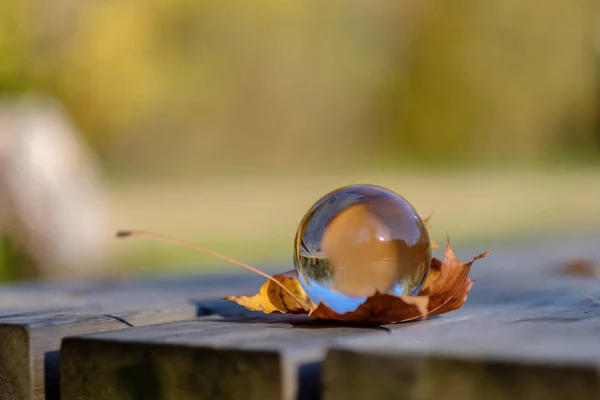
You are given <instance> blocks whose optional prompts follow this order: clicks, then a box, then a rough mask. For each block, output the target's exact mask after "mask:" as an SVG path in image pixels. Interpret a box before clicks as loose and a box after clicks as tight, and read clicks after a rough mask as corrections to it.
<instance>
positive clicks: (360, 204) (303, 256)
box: [294, 185, 431, 314]
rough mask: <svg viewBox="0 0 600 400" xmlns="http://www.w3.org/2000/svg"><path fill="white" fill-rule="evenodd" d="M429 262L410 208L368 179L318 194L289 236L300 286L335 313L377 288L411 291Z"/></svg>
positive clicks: (425, 239) (423, 230) (423, 232)
mask: <svg viewBox="0 0 600 400" xmlns="http://www.w3.org/2000/svg"><path fill="white" fill-rule="evenodd" d="M430 263H431V241H430V238H429V232H428V230H427V227H426V225H425V223H424V221H423V220H422V219H421V217H420V215H419V214H418V213H417V211H416V210H415V208H414V207H413V206H412V205H411V204H410V203H409V202H408V201H407V200H406V199H404V198H403V197H402V196H400V195H398V194H396V193H394V192H392V191H390V190H388V189H385V188H383V187H380V186H374V185H354V186H346V187H342V188H340V189H337V190H334V191H332V192H330V193H328V194H326V195H325V196H323V197H322V198H321V199H320V200H319V201H317V202H316V203H315V204H314V205H313V206H312V207H311V208H310V210H308V212H307V213H306V215H305V216H304V218H302V221H301V222H300V225H299V227H298V231H297V233H296V238H295V242H294V268H295V269H296V271H297V272H298V277H299V281H300V284H301V285H302V288H303V289H304V291H305V292H306V294H307V295H308V297H309V298H310V299H311V300H312V301H313V302H315V303H316V304H319V303H323V304H325V305H326V306H328V307H329V308H331V309H332V310H333V311H335V312H337V313H340V314H341V313H346V312H350V311H354V310H355V309H356V308H358V306H360V305H361V304H362V303H364V302H365V301H366V300H367V298H368V297H369V296H372V295H374V294H375V293H377V292H379V293H388V294H393V295H397V296H414V295H417V294H418V293H419V292H420V291H421V289H422V287H423V285H424V283H425V280H426V279H427V274H428V272H429V265H430Z"/></svg>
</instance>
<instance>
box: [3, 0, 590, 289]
mask: <svg viewBox="0 0 600 400" xmlns="http://www.w3.org/2000/svg"><path fill="white" fill-rule="evenodd" d="M0 95H1V97H2V101H1V102H0V235H1V237H2V240H1V245H0V279H2V280H12V279H19V278H24V277H25V278H31V277H33V278H44V279H45V278H50V279H51V278H58V277H60V278H61V279H62V278H68V277H85V276H92V275H93V276H115V275H129V274H135V273H142V274H148V273H152V274H155V273H156V274H176V273H194V274H196V273H198V274H199V273H203V272H204V271H214V269H215V268H219V269H222V270H223V271H231V270H233V269H235V267H231V266H228V265H227V264H225V263H222V262H220V261H219V260H214V259H211V258H208V257H206V256H203V255H200V254H195V253H191V252H187V251H186V250H182V249H177V248H175V247H171V246H168V245H162V244H158V243H155V242H148V241H143V240H137V239H136V240H133V239H132V240H131V241H119V240H117V239H114V231H115V230H117V229H122V228H126V229H146V230H151V231H156V232H159V233H163V234H168V235H173V236H176V237H178V238H182V239H187V240H190V241H192V242H194V243H197V244H200V245H203V246H204V247H207V248H210V249H212V250H216V251H220V252H223V253H226V254H227V255H229V256H232V257H235V258H239V259H241V260H243V261H247V262H249V263H254V264H258V265H271V264H272V265H279V264H286V266H288V265H289V264H290V262H291V254H292V248H291V246H292V243H293V237H294V234H295V231H296V228H297V225H298V223H299V221H300V219H301V218H302V216H303V215H304V213H305V212H306V211H307V210H308V208H309V207H310V206H311V205H312V204H313V203H314V202H315V201H316V200H317V199H318V198H320V197H321V196H322V195H324V194H325V193H327V192H329V191H330V190H332V189H335V188H337V187H339V186H343V185H347V184H353V183H373V184H379V185H383V186H386V187H389V188H390V189H393V190H395V191H397V192H398V193H400V194H401V195H403V196H405V197H406V198H407V199H408V200H409V201H411V202H412V203H413V204H414V205H415V206H416V207H417V209H418V210H419V211H420V212H421V213H422V214H423V215H429V214H430V213H433V219H432V220H431V224H432V227H431V229H432V235H433V237H434V239H435V240H436V241H438V242H443V241H444V239H445V237H446V235H447V234H449V235H450V237H451V238H452V240H453V242H460V243H481V244H482V246H484V247H485V248H484V249H482V250H486V249H488V248H490V247H493V244H495V243H498V242H499V241H523V240H528V239H529V238H532V237H539V236H540V235H553V234H565V233H568V232H579V233H581V232H582V231H583V232H586V231H593V230H594V229H596V228H597V227H598V223H599V222H600V101H599V100H600V3H599V2H598V1H594V0H572V1H563V0H546V1H545V2H544V4H538V3H535V2H523V1H517V0H504V1H501V2H498V1H481V0H458V1H453V2H445V1H441V0H400V1H398V0H393V1H392V0H389V1H384V0H374V1H369V2H364V1H358V0H346V1H328V2H322V1H315V0H302V1H267V0H257V1H253V2H249V1H242V0H240V1H231V0H225V1H223V0H221V1H211V0H147V1H145V2H139V1H134V0H105V1H89V0H84V1H82V0H44V1H41V0H16V1H4V2H0Z"/></svg>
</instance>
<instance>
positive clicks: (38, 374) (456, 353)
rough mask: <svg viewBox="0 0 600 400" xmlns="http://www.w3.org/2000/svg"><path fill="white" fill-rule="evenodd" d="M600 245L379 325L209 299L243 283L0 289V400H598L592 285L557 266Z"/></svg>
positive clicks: (544, 246)
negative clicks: (422, 313) (420, 314)
mask: <svg viewBox="0 0 600 400" xmlns="http://www.w3.org/2000/svg"><path fill="white" fill-rule="evenodd" d="M599 237H600V236H589V235H588V236H586V237H585V238H579V239H573V240H572V241H567V240H565V239H558V238H557V239H546V240H541V241H538V242H536V243H529V244H523V245H522V246H515V245H505V246H504V247H502V246H499V248H497V249H496V252H495V253H494V255H493V256H491V257H489V258H487V259H484V260H482V261H480V262H479V263H478V264H476V266H474V269H473V272H472V274H471V276H472V277H473V278H474V279H475V280H476V283H475V285H474V287H473V289H472V291H471V292H470V294H469V297H468V299H467V302H466V304H465V305H464V306H463V307H462V308H461V309H459V310H456V311H453V312H451V313H448V314H445V315H442V316H439V317H434V318H430V319H428V320H425V321H419V322H411V323H403V324H396V325H387V326H378V327H373V326H370V327H359V326H350V325H341V324H332V323H326V322H322V321H316V320H314V319H312V318H309V317H306V316H301V315H264V314H262V313H256V312H251V311H248V310H246V309H244V308H242V307H240V306H238V305H236V304H233V303H230V302H226V301H222V300H218V299H219V298H220V297H223V296H225V295H232V294H236V295H237V294H251V293H253V292H254V291H256V290H257V289H258V288H259V286H260V285H261V283H262V279H261V278H260V277H255V276H252V275H248V274H245V273H243V272H242V273H241V274H240V275H239V276H236V277H231V278H226V277H223V278H219V277H209V278H203V277H199V278H194V279H181V280H178V279H171V280H168V281H163V280H158V281H157V280H144V281H139V280H132V281H129V282H120V283H111V282H107V283H102V284H99V283H96V284H77V285H76V284H71V285H67V284H65V285H48V284H46V285H33V284H31V285H17V286H5V287H0V400H4V399H59V398H62V399H67V400H73V399H115V400H119V399H150V400H152V399H183V400H185V399H260V400H265V399H286V400H287V399H318V398H323V399H330V400H338V399H367V398H378V399H388V398H389V399H414V400H417V399H418V400H429V399H431V400H433V399H436V400H437V399H451V400H453V399H461V400H462V399H465V400H469V399H479V398H490V399H531V400H537V399H551V400H552V399H570V398H577V399H598V398H600V372H599V371H600V369H599V367H600V302H598V301H596V299H600V281H599V280H596V279H590V278H584V277H566V276H561V275H560V274H557V272H558V270H557V265H558V263H560V262H561V261H565V260H568V259H569V258H572V257H581V256H585V257H590V258H595V259H600V246H599V245H598V244H597V243H600V240H599ZM486 249H487V248H483V249H478V250H486ZM476 253H477V251H473V252H471V251H470V250H466V249H462V250H461V249H459V250H458V251H457V254H458V256H459V258H465V259H466V258H468V257H469V256H471V255H474V254H476ZM288 267H289V266H288ZM285 269H286V268H285V267H283V268H282V271H283V270H285Z"/></svg>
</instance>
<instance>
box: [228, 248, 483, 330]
mask: <svg viewBox="0 0 600 400" xmlns="http://www.w3.org/2000/svg"><path fill="white" fill-rule="evenodd" d="M490 253H491V252H487V253H483V254H480V255H478V256H477V257H475V258H474V259H473V260H471V261H470V262H468V263H462V262H460V261H459V260H458V259H457V258H456V255H455V254H454V252H453V251H452V249H451V248H450V242H448V244H447V247H446V253H445V257H444V261H443V262H441V261H440V260H438V259H435V258H434V259H433V260H432V261H431V267H430V273H429V276H428V278H427V281H426V283H425V285H424V289H423V290H422V291H421V293H420V294H419V295H418V296H402V297H400V296H394V295H390V294H381V293H376V294H375V295H373V296H371V297H369V298H368V299H367V301H366V302H365V303H363V304H361V305H360V306H359V307H358V308H357V309H356V310H354V311H351V312H348V313H345V314H338V313H336V312H335V311H333V310H332V309H330V308H329V307H327V306H326V305H325V304H323V303H321V304H319V305H318V306H317V305H315V304H314V303H312V302H311V301H310V299H309V298H308V296H307V295H306V293H305V292H304V290H303V289H302V286H301V285H300V282H299V281H298V275H297V273H296V271H295V270H292V271H288V272H286V273H284V274H280V275H274V276H273V278H275V279H276V280H277V281H278V282H281V283H282V284H283V285H284V286H285V287H286V288H288V289H289V290H290V291H291V292H292V293H293V294H294V295H295V296H297V297H298V298H299V299H301V300H302V301H303V302H305V303H306V304H307V305H309V308H310V309H309V310H305V309H303V308H302V307H301V306H300V305H299V304H298V303H297V302H296V301H295V300H294V299H293V298H292V297H291V296H290V295H289V294H288V293H286V292H285V291H284V290H283V289H282V288H281V287H280V286H278V285H277V284H275V283H274V282H272V281H267V282H266V283H265V284H264V285H263V286H262V288H261V289H260V292H259V293H258V294H257V295H255V296H253V297H245V296H243V297H235V296H229V297H226V298H225V299H226V300H230V301H234V302H236V303H238V304H240V305H242V306H244V307H246V308H248V309H250V310H254V311H262V312H264V313H267V314H269V313H291V314H301V313H306V312H308V314H309V315H310V316H312V317H315V318H318V319H326V320H335V321H342V322H351V323H358V324H390V323H396V322H404V321H411V320H414V319H418V318H423V317H428V316H434V315H440V314H444V313H447V312H449V311H452V310H455V309H457V308H459V307H461V306H462V305H463V304H464V302H465V300H466V299H467V293H468V292H469V290H471V286H473V281H472V280H471V279H469V277H468V274H469V271H470V269H471V265H473V263H474V262H475V261H476V260H479V259H481V258H483V257H486V256H488V255H489V254H490Z"/></svg>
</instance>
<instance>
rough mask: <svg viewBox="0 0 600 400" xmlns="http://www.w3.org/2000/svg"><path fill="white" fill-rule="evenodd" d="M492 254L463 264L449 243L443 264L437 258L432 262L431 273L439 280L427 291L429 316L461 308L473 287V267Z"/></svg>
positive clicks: (487, 253) (479, 256)
mask: <svg viewBox="0 0 600 400" xmlns="http://www.w3.org/2000/svg"><path fill="white" fill-rule="evenodd" d="M490 254H491V251H488V252H486V253H482V254H480V255H478V256H477V257H475V258H473V260H471V261H470V262H468V263H462V262H460V261H459V260H458V258H456V255H455V254H454V252H453V251H452V248H451V247H450V241H448V244H447V245H446V253H445V255H444V262H443V264H442V263H440V261H439V260H437V259H435V258H434V259H433V260H432V262H431V269H430V271H431V272H430V273H432V274H433V275H437V279H436V280H435V281H433V282H432V283H431V286H429V287H428V288H427V289H426V290H428V293H429V307H428V309H429V312H428V314H427V315H428V316H434V315H440V314H444V313H447V312H449V311H452V310H456V309H457V308H459V307H461V306H462V305H463V304H464V302H465V300H467V293H468V292H469V290H471V287H472V286H473V280H472V279H470V278H469V277H468V275H469V271H470V270H471V265H473V263H474V262H475V261H477V260H480V259H482V258H484V257H487V256H488V255H490Z"/></svg>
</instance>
